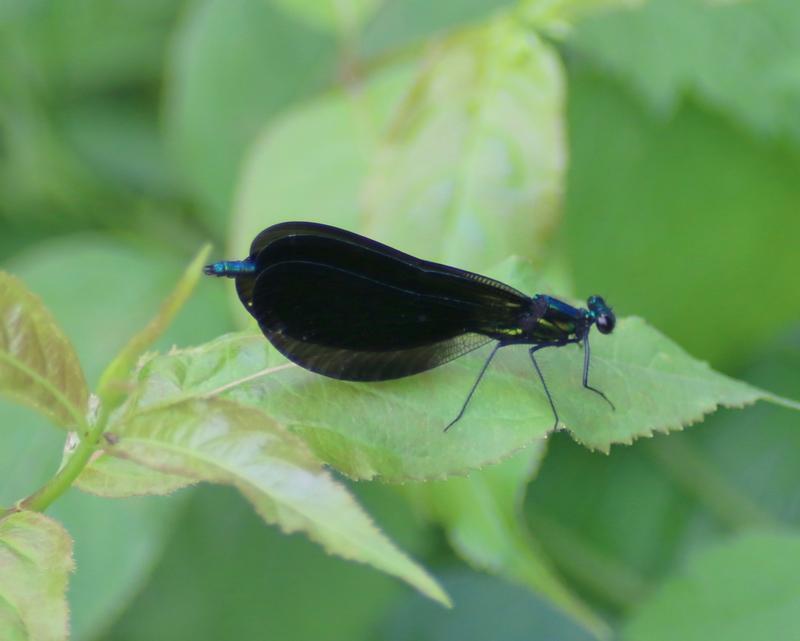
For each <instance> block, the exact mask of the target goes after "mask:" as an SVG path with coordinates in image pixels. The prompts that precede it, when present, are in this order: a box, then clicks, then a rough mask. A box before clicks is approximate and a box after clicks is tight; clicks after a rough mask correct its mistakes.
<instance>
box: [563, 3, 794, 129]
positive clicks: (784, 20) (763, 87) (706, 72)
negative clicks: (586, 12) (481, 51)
mask: <svg viewBox="0 0 800 641" xmlns="http://www.w3.org/2000/svg"><path fill="white" fill-rule="evenodd" d="M571 44H572V45H574V47H575V48H576V49H577V50H578V51H579V52H581V53H582V54H584V55H585V56H586V58H588V59H589V60H591V61H592V62H593V63H595V64H599V65H600V66H602V67H604V68H605V69H607V70H609V71H610V72H611V73H613V74H614V75H615V76H617V77H618V78H620V79H621V80H622V81H623V82H625V83H626V84H628V85H629V86H630V87H631V88H633V89H634V91H635V92H636V93H637V94H639V95H640V96H641V97H642V98H644V100H645V101H646V103H647V104H648V106H650V107H651V108H652V109H654V110H656V111H657V112H659V113H660V114H662V115H664V116H669V115H670V114H672V113H674V111H675V109H676V108H677V106H678V105H680V104H681V101H682V99H683V97H684V96H685V95H690V96H693V97H695V98H697V99H699V100H700V102H702V103H703V104H705V105H707V106H710V107H712V108H713V109H716V110H718V111H720V112H721V113H723V114H725V115H727V116H730V117H732V118H734V119H735V120H737V121H738V122H739V123H741V124H743V125H745V126H746V127H748V128H750V129H751V130H752V131H755V132H756V133H758V134H761V135H767V136H771V137H775V138H778V137H780V136H781V135H785V134H789V135H791V136H792V138H793V139H794V140H795V142H797V141H798V140H800V126H798V120H797V117H796V114H797V109H798V105H799V104H800V5H798V3H797V2H795V1H794V0H762V1H761V2H724V3H723V2H709V1H708V0H650V1H649V2H647V3H646V4H644V6H643V7H642V8H640V9H638V10H635V11H623V12H619V13H615V14H609V15H607V16H602V17H599V18H598V19H597V20H591V21H586V22H585V23H582V24H581V25H580V27H579V28H578V29H577V30H576V33H575V38H574V40H572V41H571Z"/></svg>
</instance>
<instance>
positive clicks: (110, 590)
mask: <svg viewBox="0 0 800 641" xmlns="http://www.w3.org/2000/svg"><path fill="white" fill-rule="evenodd" d="M187 495H188V493H184V494H179V495H177V496H173V497H170V498H169V499H168V500H165V499H163V498H161V497H152V496H144V497H140V496H135V497H131V498H127V499H125V500H124V501H109V500H107V499H105V498H101V497H97V496H91V495H89V494H85V493H84V492H79V491H77V490H72V489H71V490H69V491H68V492H66V493H65V494H63V495H62V496H61V497H60V498H59V499H58V501H56V502H55V503H53V505H52V506H51V507H50V508H48V512H51V513H52V516H53V517H54V518H57V519H58V520H59V521H60V522H61V523H63V524H64V527H66V528H67V530H68V531H69V532H70V534H71V535H72V537H73V538H74V540H75V543H74V556H75V562H76V565H77V567H76V569H75V572H74V574H73V575H72V578H71V579H70V585H69V606H70V627H71V628H72V637H73V638H74V639H97V638H101V635H102V633H103V632H104V631H105V630H106V629H107V628H108V626H109V625H110V624H111V623H112V622H113V621H114V620H115V619H116V617H117V616H118V615H119V613H120V612H121V611H122V610H124V608H125V607H126V606H127V605H128V604H129V603H130V602H131V601H132V600H133V599H134V597H135V596H136V594H137V593H138V592H139V590H141V588H142V586H143V585H144V583H145V582H146V581H147V579H148V578H149V576H150V574H151V573H152V571H153V569H154V568H155V567H157V565H158V563H159V562H160V560H161V558H162V554H163V551H164V547H165V545H166V544H167V542H168V541H169V538H170V535H171V533H172V530H173V527H174V523H175V521H176V518H177V516H178V515H179V514H180V512H181V509H182V506H183V502H182V501H183V499H185V498H187ZM98 577H101V579H102V580H100V583H99V585H98Z"/></svg>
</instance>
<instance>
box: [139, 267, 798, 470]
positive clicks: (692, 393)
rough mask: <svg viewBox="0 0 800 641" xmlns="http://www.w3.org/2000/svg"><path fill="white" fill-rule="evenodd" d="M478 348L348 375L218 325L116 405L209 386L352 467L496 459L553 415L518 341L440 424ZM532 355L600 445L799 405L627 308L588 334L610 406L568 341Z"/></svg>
mask: <svg viewBox="0 0 800 641" xmlns="http://www.w3.org/2000/svg"><path fill="white" fill-rule="evenodd" d="M493 275H494V276H498V277H500V278H501V280H503V281H505V282H509V283H510V284H512V285H515V286H518V287H519V288H520V289H521V290H522V291H536V289H537V288H536V287H534V286H532V283H534V282H535V280H534V278H533V277H532V275H531V271H530V267H528V266H527V265H525V264H524V263H521V262H519V261H516V262H514V261H512V262H510V263H507V264H506V265H505V266H504V267H503V269H501V270H500V271H499V272H495V273H494V274H493ZM488 349H489V347H488V346H487V347H485V348H482V349H480V350H477V351H475V352H473V353H471V354H468V355H466V356H464V357H462V358H459V359H457V360H455V361H453V362H451V363H448V364H447V365H444V366H442V367H439V368H436V369H434V370H431V371H429V372H426V373H423V374H420V375H417V376H412V377H408V378H404V379H400V380H396V381H387V382H380V383H350V382H343V381H335V380H332V379H329V378H326V377H323V376H319V375H317V374H313V373H311V372H308V371H305V370H303V369H301V368H299V367H297V366H295V365H292V364H288V363H286V360H285V359H284V358H283V357H282V356H280V355H278V354H277V352H276V351H275V350H274V349H272V348H271V347H270V345H269V343H268V342H267V340H266V339H265V338H264V337H263V336H262V335H260V334H252V333H242V334H231V335H227V336H223V337H221V338H219V339H217V340H215V341H212V342H211V343H208V344H206V345H203V346H200V347H197V348H193V349H186V350H176V351H173V352H171V353H170V354H168V355H164V356H159V357H156V358H154V359H153V360H151V361H150V362H149V363H148V364H146V365H145V366H144V367H143V368H142V370H141V371H140V372H139V374H138V381H136V382H135V383H134V384H135V386H136V387H135V389H134V391H133V393H132V396H131V398H130V400H129V403H128V408H127V410H126V411H136V412H138V411H142V410H144V409H146V408H154V407H163V406H168V405H170V404H172V403H175V402H178V401H180V400H182V399H188V398H204V397H216V396H222V397H226V398H230V399H234V400H237V401H239V402H241V403H246V404H251V405H253V406H255V407H258V408H260V409H261V410H263V411H264V412H266V413H267V414H269V415H270V416H271V417H272V418H274V419H276V420H278V421H279V422H280V423H282V424H284V425H287V426H288V427H289V428H290V429H291V430H292V431H294V432H295V433H296V434H298V435H300V436H301V437H302V438H303V439H304V440H305V441H306V442H307V443H308V444H309V445H310V446H311V448H312V449H313V450H314V451H315V452H316V454H317V455H318V456H319V457H320V458H321V459H322V460H323V461H325V462H326V463H330V464H331V465H333V466H334V467H336V468H337V469H339V470H341V471H343V472H345V473H346V474H348V475H350V476H352V477H355V478H371V477H372V476H375V475H380V476H382V477H384V478H385V479H387V480H390V481H403V480H408V479H430V478H442V477H444V476H447V475H450V474H459V473H460V474H463V473H466V472H467V471H469V470H471V469H474V468H476V467H482V466H484V465H486V464H488V463H492V462H496V461H499V460H501V459H503V458H506V457H508V456H509V455H510V454H511V453H512V452H515V451H517V450H519V449H520V448H522V447H524V446H526V445H529V444H530V443H532V442H534V441H536V440H538V439H540V438H541V437H542V436H544V435H545V434H547V433H548V432H549V431H550V430H551V429H552V428H553V414H552V411H551V409H550V405H549V404H548V402H547V399H546V397H545V395H544V392H543V389H542V386H541V383H540V382H539V380H538V378H537V376H536V373H535V371H534V370H533V367H532V365H531V362H530V359H529V357H528V353H527V350H526V349H525V348H524V347H522V346H520V347H507V348H504V349H503V350H501V351H500V352H499V354H498V356H497V357H496V359H495V361H494V362H493V364H492V367H491V369H490V370H489V372H488V374H487V375H486V377H485V378H484V380H483V382H482V383H481V385H480V387H479V388H478V390H477V392H476V394H475V396H474V397H473V399H472V402H471V404H470V406H469V408H468V410H467V412H466V414H465V415H464V417H463V418H462V419H461V421H459V422H458V423H457V424H456V425H455V426H454V427H453V428H452V429H450V430H449V431H448V432H444V431H443V428H444V427H445V426H446V425H447V424H448V423H449V422H450V421H451V420H452V419H453V418H454V417H455V415H456V414H457V412H458V410H459V408H460V407H461V405H462V403H463V402H464V399H465V397H466V395H467V392H468V390H469V389H470V386H471V385H472V383H473V382H474V380H475V377H476V376H477V373H478V371H479V370H480V368H481V365H482V363H483V361H484V359H485V358H486V356H487V355H488V351H487V350H488ZM537 359H538V361H539V363H540V365H541V368H542V370H543V371H544V374H545V377H546V379H547V383H548V386H549V388H550V391H551V393H552V396H553V399H554V402H555V403H556V406H557V408H558V411H559V415H560V417H561V421H562V426H563V427H565V428H566V429H568V430H569V431H570V432H571V433H572V435H573V437H574V438H575V439H576V440H578V441H580V442H581V443H583V444H585V445H587V446H588V447H592V448H596V449H602V450H604V451H607V450H608V449H609V447H610V445H611V444H612V443H630V442H632V440H633V439H634V438H636V437H639V436H649V435H651V434H652V433H653V432H655V431H663V432H666V431H669V430H673V429H681V428H683V427H684V426H686V425H688V424H690V423H693V422H696V421H699V420H701V419H702V418H703V415H704V414H706V413H708V412H711V411H713V410H714V409H715V408H716V407H717V406H719V405H726V406H734V407H740V406H742V405H745V404H747V403H752V402H754V401H756V400H758V399H765V400H771V401H775V402H781V403H785V404H787V405H788V406H791V407H795V408H800V405H797V404H793V403H792V402H791V401H786V400H784V399H779V398H778V397H775V396H773V395H771V394H768V393H767V392H764V391H762V390H759V389H758V388H755V387H752V386H750V385H747V384H745V383H741V382H738V381H735V380H733V379H731V378H728V377H726V376H723V375H721V374H718V373H717V372H714V371H713V370H712V369H711V368H709V367H708V365H706V364H705V363H702V362H699V361H696V360H694V359H693V358H692V357H691V356H689V355H688V354H687V353H686V352H684V351H683V350H682V349H681V348H680V347H678V346H677V345H675V344H674V343H672V342H671V341H670V340H669V339H667V338H666V337H664V336H663V335H662V334H660V333H659V332H658V331H656V330H655V329H653V328H651V327H649V326H648V325H647V324H646V323H645V322H644V321H642V320H641V319H638V318H624V319H621V320H620V321H619V323H618V326H617V329H616V330H615V332H614V333H613V334H611V335H608V336H603V335H600V334H598V333H596V332H594V333H593V335H592V370H591V373H590V382H591V384H593V385H594V386H596V387H598V388H600V389H602V390H603V391H604V392H605V393H606V394H607V395H608V396H609V398H611V400H612V401H613V402H614V403H615V404H616V407H617V409H616V411H613V410H612V409H611V408H610V407H609V406H608V404H607V403H606V402H605V401H603V399H601V398H600V397H598V396H597V395H596V394H593V393H592V392H590V391H587V390H585V389H583V388H582V387H581V372H582V369H583V353H582V351H581V349H580V348H579V347H577V346H574V345H573V346H568V347H564V348H558V349H556V348H553V349H546V350H542V351H541V352H540V353H539V355H537Z"/></svg>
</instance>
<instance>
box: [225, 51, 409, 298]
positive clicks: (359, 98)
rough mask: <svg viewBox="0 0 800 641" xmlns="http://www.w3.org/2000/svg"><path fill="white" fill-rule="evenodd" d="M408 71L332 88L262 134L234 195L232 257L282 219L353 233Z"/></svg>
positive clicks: (390, 70)
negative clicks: (359, 84)
mask: <svg viewBox="0 0 800 641" xmlns="http://www.w3.org/2000/svg"><path fill="white" fill-rule="evenodd" d="M413 71H414V65H413V63H412V64H408V63H405V64H400V65H396V66H393V67H388V68H385V69H383V70H382V71H380V72H379V73H376V74H374V75H373V76H371V77H370V78H369V79H368V80H367V81H365V83H364V85H363V86H362V87H360V88H359V91H358V92H348V91H345V90H343V89H336V90H334V91H332V92H330V93H328V94H326V95H325V96H323V97H320V98H317V99H315V100H312V101H308V102H306V103H304V104H303V105H302V106H299V107H296V108H295V109H293V110H291V111H289V112H288V113H287V114H286V115H284V116H282V117H280V118H277V119H275V121H274V122H272V123H271V124H270V125H269V126H268V127H266V128H265V129H264V130H263V132H262V134H261V136H260V137H259V138H258V140H257V141H256V143H255V144H254V146H253V150H252V153H251V154H250V155H249V157H248V159H247V164H246V166H245V169H244V172H243V177H242V180H241V181H240V184H239V189H238V191H237V196H236V210H235V214H234V216H233V219H232V221H231V229H230V237H231V247H232V248H233V249H232V252H233V255H242V256H244V255H245V254H246V253H247V250H248V248H249V246H250V242H251V240H252V239H253V237H254V236H255V235H256V234H257V233H258V232H260V231H261V230H262V229H264V228H265V227H267V226H269V225H271V224H274V223H278V222H282V221H284V220H286V218H287V216H293V217H295V218H298V219H301V218H302V219H309V220H315V221H318V222H324V223H328V224H332V225H338V226H340V227H348V228H350V229H357V228H358V226H359V213H358V211H359V196H360V188H361V183H362V182H363V180H364V179H365V177H366V175H367V172H368V170H369V160H370V158H371V157H372V155H373V154H374V152H375V148H376V145H377V143H378V140H379V136H380V134H381V132H382V131H383V130H384V128H385V127H386V122H387V120H388V119H389V117H390V115H391V114H392V113H393V111H394V109H396V105H397V103H398V102H399V101H400V100H401V97H402V95H403V94H404V93H405V91H406V90H407V89H408V87H409V84H410V80H411V74H412V73H413ZM312 150H313V151H312ZM309 176H313V177H314V188H313V189H309V187H308V184H309V183H308V180H309ZM236 304H237V307H239V302H238V299H237V303H236Z"/></svg>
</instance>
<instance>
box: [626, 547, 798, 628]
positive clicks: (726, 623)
mask: <svg viewBox="0 0 800 641" xmlns="http://www.w3.org/2000/svg"><path fill="white" fill-rule="evenodd" d="M798 574H800V537H798V536H797V535H796V534H789V533H753V534H747V535H744V536H740V537H738V538H736V539H733V540H731V541H727V542H724V543H721V544H717V545H716V546H714V547H711V548H708V549H705V550H703V551H702V552H699V553H697V554H696V555H695V557H694V558H692V559H691V560H690V561H689V563H688V566H687V567H686V569H685V570H684V571H683V572H681V573H680V574H678V575H676V576H673V577H671V578H669V579H667V580H666V581H665V582H664V584H663V585H662V586H661V588H660V589H658V590H657V591H656V592H655V593H654V594H652V595H651V596H650V598H649V599H647V600H646V601H645V602H644V603H643V604H642V605H641V606H640V607H639V608H638V610H637V611H636V612H634V613H633V616H632V617H631V619H630V620H629V621H628V622H627V624H626V625H625V627H624V631H623V634H622V638H623V639H625V640H626V641H628V640H630V641H673V640H674V639H680V640H681V641H710V640H711V639H725V641H752V640H753V639H769V640H770V641H794V640H795V639H797V635H798V630H800V583H798V581H797V577H798Z"/></svg>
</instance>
